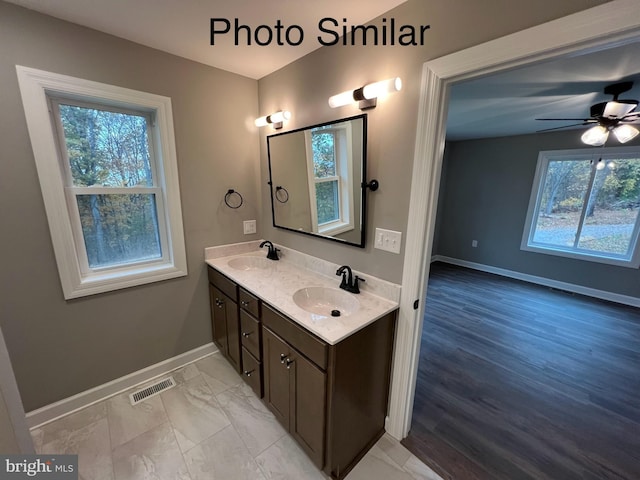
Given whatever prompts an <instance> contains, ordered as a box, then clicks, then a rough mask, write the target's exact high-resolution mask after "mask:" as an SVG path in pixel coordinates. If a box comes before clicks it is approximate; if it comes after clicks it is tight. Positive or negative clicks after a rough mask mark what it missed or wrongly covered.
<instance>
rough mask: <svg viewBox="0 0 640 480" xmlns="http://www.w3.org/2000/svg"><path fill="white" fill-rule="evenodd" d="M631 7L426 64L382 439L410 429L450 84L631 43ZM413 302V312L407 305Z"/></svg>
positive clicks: (638, 14) (610, 7)
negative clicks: (385, 432) (386, 435)
mask: <svg viewBox="0 0 640 480" xmlns="http://www.w3.org/2000/svg"><path fill="white" fill-rule="evenodd" d="M639 38H640V8H638V0H613V1H612V2H609V3H606V4H603V5H599V6H597V7H593V8H590V9H588V10H584V11H582V12H578V13H575V14H572V15H569V16H566V17H562V18H559V19H557V20H553V21H550V22H547V23H544V24H542V25H538V26H535V27H532V28H528V29H526V30H522V31H520V32H516V33H514V34H511V35H507V36H505V37H502V38H498V39H496V40H492V41H489V42H486V43H483V44H481V45H477V46H474V47H471V48H468V49H465V50H461V51H459V52H456V53H453V54H450V55H447V56H444V57H441V58H438V59H435V60H431V61H428V62H426V63H424V65H423V68H422V80H421V87H420V88H421V90H420V104H419V110H418V121H417V132H416V144H415V150H414V159H413V174H412V183H411V197H410V205H409V218H408V227H407V240H406V246H405V255H404V266H403V273H402V291H401V296H400V312H399V316H398V324H397V333H396V346H395V355H394V363H393V377H392V378H393V380H392V383H391V395H390V406H389V417H388V419H387V424H386V429H387V431H388V432H389V433H390V434H391V435H393V436H394V437H396V438H398V439H402V438H404V437H406V436H407V435H408V433H409V429H410V427H411V417H412V413H413V401H414V396H415V387H416V379H417V373H418V359H419V354H420V341H421V336H422V318H423V315H424V303H425V302H424V301H423V299H424V298H425V296H426V292H427V278H428V275H429V264H430V260H431V249H432V244H433V234H434V228H435V220H436V213H437V203H438V192H439V186H440V174H441V169H442V157H443V153H444V144H445V134H446V118H447V110H448V97H449V90H450V87H451V85H452V84H454V83H456V82H459V81H462V80H468V79H472V78H476V77H480V76H484V75H488V74H491V73H496V72H500V71H505V70H510V69H514V68H517V67H521V66H524V65H527V64H533V63H537V62H542V61H545V60H550V59H554V58H559V57H562V56H568V55H579V54H584V53H589V52H592V51H597V50H602V49H606V48H610V47H612V46H618V45H623V44H626V43H631V42H633V41H637V40H638V39H639ZM416 301H418V308H417V309H415V308H414V302H416Z"/></svg>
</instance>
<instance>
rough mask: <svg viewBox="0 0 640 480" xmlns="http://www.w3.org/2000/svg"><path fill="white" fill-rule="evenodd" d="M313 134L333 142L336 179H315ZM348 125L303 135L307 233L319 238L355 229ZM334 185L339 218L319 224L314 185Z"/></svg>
mask: <svg viewBox="0 0 640 480" xmlns="http://www.w3.org/2000/svg"><path fill="white" fill-rule="evenodd" d="M316 132H321V133H331V134H333V138H334V158H335V164H336V165H335V167H336V175H334V176H331V177H322V178H317V177H316V176H315V169H314V162H313V142H312V138H313V134H314V133H316ZM351 136H352V132H351V125H349V124H347V125H341V126H335V125H329V126H325V127H322V128H319V129H317V130H316V131H315V132H314V130H313V129H311V130H308V131H305V144H306V149H307V154H306V156H307V173H308V177H309V193H310V195H309V201H310V210H311V230H312V231H313V232H314V233H320V234H322V235H338V234H340V233H346V232H349V231H351V230H353V229H354V228H355V223H354V191H353V185H352V182H350V181H349V179H350V178H353V177H352V175H353V152H352V149H351V145H352V138H351ZM335 181H337V182H338V210H339V218H338V219H336V220H334V221H331V222H326V223H322V224H319V223H318V207H317V194H316V185H317V184H318V183H324V182H335Z"/></svg>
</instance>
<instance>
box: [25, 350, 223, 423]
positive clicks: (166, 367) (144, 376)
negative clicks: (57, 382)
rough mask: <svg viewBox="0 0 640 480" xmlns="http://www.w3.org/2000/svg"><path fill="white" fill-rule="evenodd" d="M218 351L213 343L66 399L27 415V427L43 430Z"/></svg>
mask: <svg viewBox="0 0 640 480" xmlns="http://www.w3.org/2000/svg"><path fill="white" fill-rule="evenodd" d="M217 351H218V349H217V347H216V346H215V345H214V344H213V343H208V344H206V345H202V346H201V347H198V348H194V349H193V350H189V351H188V352H185V353H181V354H180V355H176V356H175V357H172V358H168V359H167V360H163V361H162V362H159V363H156V364H154V365H150V366H148V367H146V368H143V369H142V370H138V371H136V372H133V373H130V374H128V375H125V376H124V377H120V378H116V379H115V380H112V381H110V382H107V383H105V384H103V385H99V386H97V387H94V388H91V389H89V390H86V391H84V392H80V393H78V394H76V395H73V396H72V397H68V398H65V399H63V400H60V401H58V402H55V403H52V404H50V405H46V406H44V407H42V408H38V409H37V410H32V411H31V412H29V413H27V414H26V417H27V425H28V426H29V428H30V429H33V428H37V427H40V426H42V425H44V424H46V423H49V422H53V421H54V420H57V419H58V418H60V417H63V416H65V415H69V414H70V413H73V412H76V411H78V410H81V409H83V408H86V407H88V406H89V405H93V404H94V403H98V402H100V401H102V400H105V399H107V398H109V397H112V396H114V395H117V394H119V393H122V392H124V391H125V390H129V389H130V388H133V387H135V386H136V385H139V384H141V383H144V382H147V381H149V380H151V379H153V378H155V377H159V376H162V375H166V374H167V373H168V372H171V371H173V370H175V369H177V368H180V367H182V366H184V365H187V364H188V363H192V362H195V361H196V360H199V359H200V358H203V357H206V356H209V355H211V354H212V353H215V352H217Z"/></svg>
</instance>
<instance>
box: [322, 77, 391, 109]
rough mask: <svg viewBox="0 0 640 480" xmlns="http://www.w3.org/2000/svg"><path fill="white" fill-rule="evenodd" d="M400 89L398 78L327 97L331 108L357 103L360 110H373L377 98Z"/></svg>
mask: <svg viewBox="0 0 640 480" xmlns="http://www.w3.org/2000/svg"><path fill="white" fill-rule="evenodd" d="M401 89H402V79H401V78H400V77H394V78H388V79H387V80H382V81H380V82H375V83H369V84H367V85H365V86H364V87H360V88H356V89H355V90H348V91H346V92H342V93H338V94H337V95H333V96H332V97H329V106H330V107H331V108H337V107H343V106H344V105H349V104H350V103H353V102H358V108H360V110H366V109H369V108H374V107H375V106H376V104H377V99H378V97H382V96H384V95H386V94H388V93H393V92H399V91H400V90H401Z"/></svg>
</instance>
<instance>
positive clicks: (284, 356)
mask: <svg viewBox="0 0 640 480" xmlns="http://www.w3.org/2000/svg"><path fill="white" fill-rule="evenodd" d="M288 356H289V355H287V354H284V353H281V354H280V363H284V362H286V361H287V357H288Z"/></svg>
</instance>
